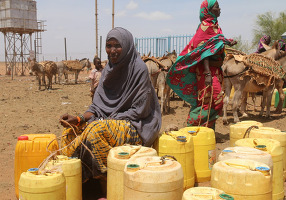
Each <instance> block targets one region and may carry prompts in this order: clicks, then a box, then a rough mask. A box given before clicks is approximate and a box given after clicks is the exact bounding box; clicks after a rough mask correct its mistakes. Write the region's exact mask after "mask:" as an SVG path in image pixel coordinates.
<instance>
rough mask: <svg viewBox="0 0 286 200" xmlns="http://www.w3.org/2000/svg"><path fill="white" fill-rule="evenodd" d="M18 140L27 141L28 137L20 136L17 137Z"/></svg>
mask: <svg viewBox="0 0 286 200" xmlns="http://www.w3.org/2000/svg"><path fill="white" fill-rule="evenodd" d="M18 140H29V137H28V136H27V135H21V136H19V137H18Z"/></svg>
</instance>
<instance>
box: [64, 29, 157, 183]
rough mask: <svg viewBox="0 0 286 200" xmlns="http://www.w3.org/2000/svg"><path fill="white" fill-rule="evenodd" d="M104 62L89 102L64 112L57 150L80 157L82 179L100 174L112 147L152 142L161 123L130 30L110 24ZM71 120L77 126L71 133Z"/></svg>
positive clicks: (102, 174)
mask: <svg viewBox="0 0 286 200" xmlns="http://www.w3.org/2000/svg"><path fill="white" fill-rule="evenodd" d="M106 53H107V55H108V60H109V62H108V64H107V65H106V66H105V68H104V69H103V71H102V75H101V79H100V81H99V84H98V87H97V89H96V90H95V94H94V98H93V102H92V104H91V105H90V107H89V109H88V110H87V111H86V112H85V113H84V114H83V115H78V116H72V115H69V114H64V115H62V116H61V118H60V123H61V124H62V125H63V126H64V127H66V129H65V130H64V132H63V137H62V141H61V144H62V147H64V149H63V150H62V153H63V154H64V155H67V156H74V157H78V158H80V159H81V161H82V176H83V182H85V181H87V180H88V179H89V178H95V179H100V178H105V177H106V171H107V155H108V152H109V150H110V149H111V148H113V147H116V146H120V145H124V144H131V145H137V144H141V145H144V146H151V145H152V144H153V142H154V141H155V139H156V138H157V136H158V133H159V130H160V128H161V112H160V106H159V103H158V99H157V96H156V93H155V90H154V88H153V86H152V85H151V81H150V78H149V74H148V69H147V67H146V65H145V63H144V62H143V61H142V60H141V57H140V55H139V54H138V52H137V51H136V49H135V46H134V43H133V36H132V34H131V33H130V32H129V31H128V30H126V29H123V28H120V27H117V28H114V29H112V30H111V31H110V32H109V33H108V35H107V38H106ZM69 124H70V125H72V126H76V127H77V128H75V129H76V130H77V131H76V134H77V135H78V136H76V135H75V134H74V131H73V129H72V128H70V126H69Z"/></svg>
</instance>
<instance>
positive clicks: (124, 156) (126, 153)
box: [117, 151, 130, 159]
mask: <svg viewBox="0 0 286 200" xmlns="http://www.w3.org/2000/svg"><path fill="white" fill-rule="evenodd" d="M117 155H118V156H119V158H122V159H128V158H129V157H130V156H129V153H128V152H124V151H123V152H119V153H118V154H117Z"/></svg>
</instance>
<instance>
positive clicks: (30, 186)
mask: <svg viewBox="0 0 286 200" xmlns="http://www.w3.org/2000/svg"><path fill="white" fill-rule="evenodd" d="M37 170H38V169H37V168H31V169H29V170H28V171H27V172H23V173H22V174H21V176H20V180H19V199H20V200H52V199H55V200H65V199H66V182H65V177H64V175H63V174H62V173H46V174H43V175H38V174H37Z"/></svg>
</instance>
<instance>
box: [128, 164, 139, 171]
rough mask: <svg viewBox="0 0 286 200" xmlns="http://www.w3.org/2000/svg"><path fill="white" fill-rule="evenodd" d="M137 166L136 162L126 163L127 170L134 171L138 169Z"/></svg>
mask: <svg viewBox="0 0 286 200" xmlns="http://www.w3.org/2000/svg"><path fill="white" fill-rule="evenodd" d="M139 167H140V166H139V165H137V164H129V165H127V171H130V172H135V171H137V170H139V169H140V168H139Z"/></svg>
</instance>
